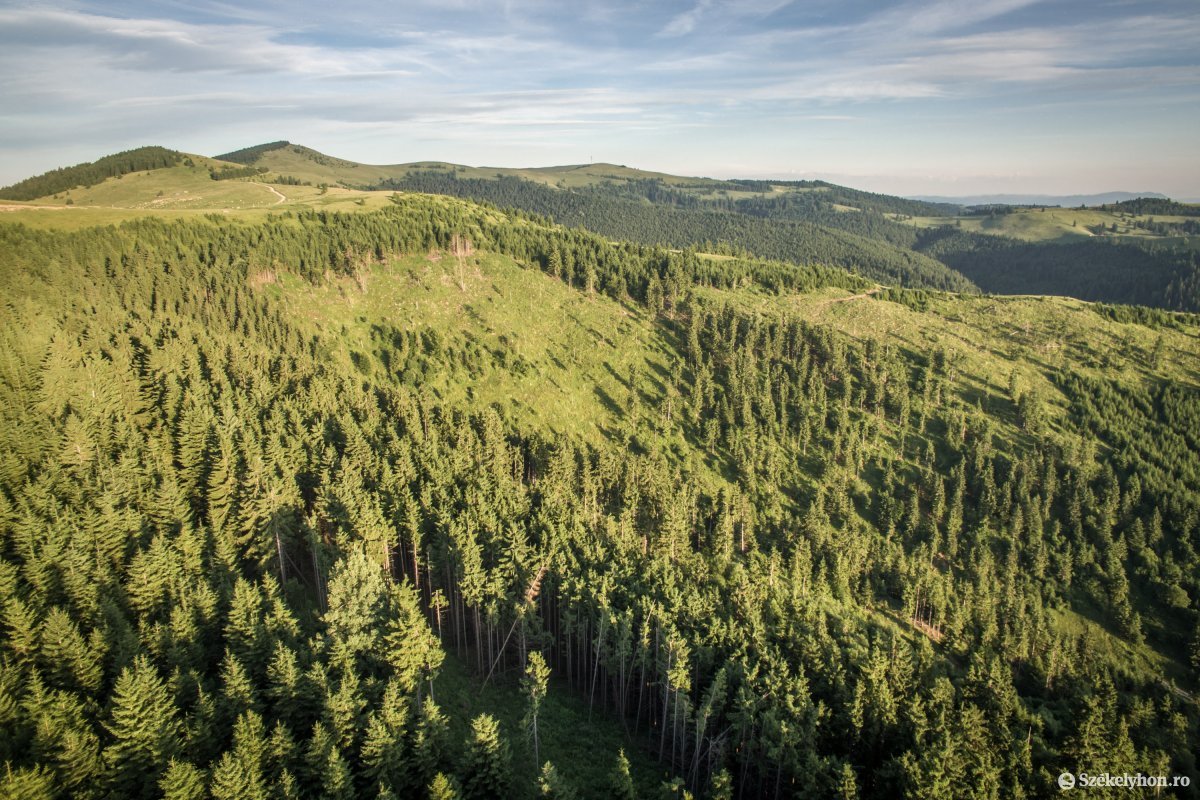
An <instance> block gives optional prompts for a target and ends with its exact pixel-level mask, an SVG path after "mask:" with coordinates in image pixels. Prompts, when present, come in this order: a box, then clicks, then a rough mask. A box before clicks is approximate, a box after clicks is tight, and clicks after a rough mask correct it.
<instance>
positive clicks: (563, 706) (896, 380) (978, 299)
mask: <svg viewBox="0 0 1200 800" xmlns="http://www.w3.org/2000/svg"><path fill="white" fill-rule="evenodd" d="M272 154H275V156H274V157H277V158H281V159H282V158H289V159H290V158H293V157H295V158H303V159H305V160H306V161H307V162H308V163H312V164H314V165H315V166H314V167H312V170H313V172H312V174H313V175H316V174H318V172H319V170H318V167H319V168H321V169H328V170H342V169H345V170H353V169H356V168H355V167H345V166H342V165H339V164H337V163H336V162H332V161H331V164H319V163H317V162H316V161H313V160H312V159H311V158H310V157H309V156H308V155H307V154H305V153H303V152H297V151H296V149H295V148H294V147H293V146H291V145H285V146H280V147H275V148H273V149H268V150H265V151H263V152H260V153H251V154H248V155H245V156H244V157H243V156H240V155H239V154H236V153H235V154H226V158H227V159H230V160H221V161H220V162H213V164H212V165H210V164H207V163H203V164H202V163H200V162H195V161H194V162H193V164H194V165H193V166H192V167H187V166H185V165H177V166H173V167H169V168H164V169H160V170H154V171H151V172H150V173H149V174H148V175H147V174H146V173H143V172H139V173H138V174H137V175H134V174H127V175H126V176H125V177H123V178H119V179H118V178H115V177H114V178H110V179H108V180H106V181H105V182H103V183H101V184H97V185H95V186H92V187H90V188H88V189H86V190H80V189H73V190H72V196H73V197H74V198H76V199H77V203H79V204H80V205H76V206H73V207H71V208H50V207H49V206H50V203H49V201H46V202H45V203H44V204H43V205H42V207H41V208H36V207H34V206H31V205H26V206H22V208H23V209H25V210H22V211H19V212H13V213H10V214H5V215H3V216H0V292H2V294H3V297H4V303H5V311H6V313H5V316H4V320H5V321H4V324H3V329H2V330H0V335H2V336H3V337H4V339H3V341H4V346H3V347H2V348H0V365H2V369H0V416H2V417H3V423H2V424H0V526H2V527H0V530H2V532H3V538H2V539H0V605H2V608H3V632H2V634H0V651H2V653H3V659H0V698H2V699H3V702H2V703H0V710H2V711H3V713H2V715H0V725H2V726H3V727H2V730H3V735H2V736H0V747H3V755H2V756H0V757H2V758H3V759H4V761H5V762H6V764H7V768H6V771H5V774H4V776H3V777H2V778H0V788H2V789H3V790H4V791H3V793H4V794H6V796H21V793H24V795H28V796H40V795H46V794H52V793H53V792H55V791H57V792H59V793H62V794H64V795H71V796H83V795H87V794H88V793H94V794H96V795H102V796H122V797H150V796H158V795H159V794H160V793H166V794H168V795H171V796H180V795H183V794H185V793H186V792H191V793H192V795H193V796H194V795H195V794H197V793H204V792H208V793H209V794H211V796H214V797H218V798H225V797H243V796H251V795H253V794H255V793H262V794H265V793H266V792H267V791H268V789H270V790H271V791H277V792H280V793H285V794H288V793H290V795H292V796H333V795H337V796H366V795H371V796H377V795H380V794H381V792H382V793H383V794H384V796H400V797H404V796H418V797H420V796H431V795H434V794H435V792H434V789H435V788H437V789H438V791H441V790H442V789H445V787H447V786H451V787H452V788H456V789H458V790H460V791H461V792H462V793H463V795H464V796H472V797H483V796H488V795H496V794H499V795H500V796H512V797H534V796H539V795H541V796H545V795H546V794H550V795H552V796H554V793H555V792H557V793H558V794H557V796H564V795H566V794H569V793H577V794H579V795H580V796H582V797H597V798H599V797H611V796H617V795H622V796H636V797H644V796H654V795H655V794H658V793H663V794H670V795H671V796H681V793H682V791H683V790H684V789H686V790H688V791H690V792H692V793H694V794H695V795H697V796H706V797H730V796H740V797H761V796H798V797H805V796H808V797H827V796H831V795H834V794H840V795H843V796H852V797H854V796H857V797H862V798H880V799H881V800H882V798H893V797H896V796H906V797H930V798H933V797H955V796H959V792H958V791H957V789H956V788H955V787H961V786H967V785H970V786H973V787H985V788H986V787H990V788H986V793H988V794H990V795H992V796H1010V795H1014V796H1015V795H1016V794H1017V793H1023V794H1025V795H1026V796H1047V795H1050V794H1053V793H1056V792H1057V791H1058V789H1057V788H1056V784H1055V782H1054V781H1055V776H1057V775H1058V774H1059V773H1060V772H1061V771H1062V770H1063V769H1067V768H1080V769H1082V768H1084V766H1086V768H1087V769H1088V770H1090V771H1093V772H1102V771H1107V772H1111V773H1114V774H1120V773H1123V772H1130V773H1134V772H1142V773H1144V774H1155V775H1157V774H1169V775H1177V776H1188V777H1190V778H1191V779H1192V783H1193V786H1197V785H1200V773H1198V772H1197V757H1198V756H1200V753H1197V746H1196V743H1197V742H1200V707H1198V706H1197V702H1196V700H1195V697H1196V694H1197V692H1198V691H1200V605H1198V604H1200V560H1198V556H1197V545H1198V544H1200V543H1198V542H1197V540H1196V520H1197V519H1200V495H1197V493H1196V486H1197V485H1200V455H1198V454H1200V440H1197V438H1196V431H1200V348H1198V347H1197V341H1198V340H1200V320H1198V318H1197V317H1195V316H1191V315H1185V314H1173V313H1169V312H1165V311H1159V310H1152V309H1134V308H1129V307H1125V306H1094V305H1090V304H1087V303H1083V302H1079V301H1075V300H1065V299H1056V298H1025V297H1023V298H1001V297H983V296H979V295H976V294H954V293H945V292H938V291H930V290H923V289H903V288H891V287H883V286H877V285H875V284H874V283H873V282H871V281H868V280H866V279H864V278H863V277H862V276H860V275H855V274H852V273H850V272H848V271H846V270H844V269H840V268H837V267H835V266H818V265H810V264H797V263H789V262H785V261H770V260H763V259H759V258H752V257H749V256H747V255H745V254H738V255H731V254H724V255H723V254H720V253H713V252H708V253H704V252H697V251H696V250H695V249H691V248H686V247H683V248H680V247H676V248H670V249H668V248H662V247H656V246H648V245H645V244H639V243H626V242H620V241H613V238H614V237H611V236H607V235H606V236H600V235H596V234H594V233H590V232H588V231H585V230H580V229H578V228H564V227H560V226H555V225H551V224H549V223H548V222H547V221H546V219H545V218H544V217H543V216H537V215H531V214H527V213H521V212H510V211H502V210H499V209H498V208H497V207H496V206H494V205H480V204H477V203H475V202H471V201H468V200H463V199H458V198H455V197H447V196H437V195H433V194H420V193H415V192H405V193H402V194H401V193H397V194H393V193H392V192H390V191H389V192H365V191H359V190H354V189H348V188H329V189H327V190H323V189H322V188H321V187H319V186H303V185H289V184H286V183H262V182H259V181H262V180H267V181H269V180H272V179H277V178H278V177H279V174H277V173H276V172H274V171H269V172H268V173H266V174H265V175H264V176H263V177H261V178H259V177H257V175H258V173H255V174H254V176H247V177H244V178H234V179H230V180H213V179H212V178H211V169H217V170H218V171H219V170H220V169H221V165H222V164H233V165H235V167H234V168H243V167H252V168H255V169H256V168H258V167H260V166H265V164H262V163H259V159H260V158H267V157H272ZM247 161H248V162H249V163H243V162H247ZM428 166H429V165H424V166H423V167H422V168H421V169H419V170H415V171H414V176H415V177H412V178H411V179H412V180H417V179H418V178H419V176H420V175H421V174H428V173H429V172H431V170H430V169H429V168H428ZM359 169H361V167H359ZM601 169H604V168H601ZM442 171H443V172H445V171H446V170H442ZM289 174H292V173H289ZM293 177H295V178H297V179H298V180H303V179H305V178H304V176H303V175H300V174H293ZM395 179H396V180H400V178H395ZM404 179H405V180H407V179H410V178H404ZM156 180H157V181H160V182H161V183H160V184H159V186H160V188H158V189H155V188H154V185H155V184H154V181H156ZM455 180H461V181H464V182H468V181H472V180H476V179H474V178H471V177H468V176H464V177H459V178H455ZM480 180H482V179H480ZM516 180H518V179H517V178H515V177H505V178H501V179H497V180H494V181H493V183H494V184H495V185H497V186H505V187H507V186H509V183H510V182H511V181H516ZM589 180H590V179H589ZM640 180H641V179H640V178H636V179H634V180H632V181H631V182H630V183H629V184H628V185H626V186H625V187H623V188H621V189H620V191H621V192H624V193H628V192H631V191H634V190H636V188H637V187H638V186H644V185H645V184H641V183H639V181H640ZM204 181H208V183H207V184H206V183H204ZM468 185H473V184H468ZM589 186H595V187H599V188H598V189H596V191H597V192H598V196H599V197H600V198H601V199H602V200H604V202H606V203H616V202H618V201H619V202H636V201H635V200H633V199H631V198H622V197H619V196H618V195H617V193H616V191H615V190H614V189H613V187H606V186H604V185H603V182H601V183H598V184H592V183H585V184H581V186H580V187H579V189H578V190H577V191H574V192H572V193H570V194H569V195H568V196H572V197H573V196H576V195H578V196H581V197H584V196H586V195H587V192H589V191H592V189H589V188H588V187H589ZM200 187H204V191H205V192H212V194H205V195H204V196H203V198H204V199H200V193H201V188H200ZM272 188H273V189H274V190H275V191H277V192H279V193H281V194H282V195H283V196H284V198H285V199H284V200H283V201H279V200H278V198H277V197H275V196H274V195H273V194H271V192H270V189H272ZM541 188H542V189H544V190H546V191H558V192H560V193H563V194H567V193H566V192H563V190H562V189H552V188H550V186H549V184H547V183H543V184H541ZM744 188H753V187H744ZM793 188H794V190H795V191H794V192H793V193H796V194H799V193H800V187H793ZM151 190H153V191H151ZM807 190H811V191H813V192H822V193H824V192H834V191H837V190H836V189H833V188H821V187H807ZM158 191H162V192H163V194H162V197H164V198H172V199H170V200H169V201H168V202H169V203H173V204H177V205H176V207H172V208H161V207H147V208H138V207H135V206H136V204H137V203H141V202H144V200H143V199H142V198H145V196H146V194H147V193H148V192H149V193H150V196H151V198H152V199H157V198H158V197H159V196H158V195H157V192H158ZM519 191H522V192H525V191H527V188H526V187H525V186H524V184H522V185H521V187H520V188H519ZM771 191H772V192H774V191H776V190H774V189H772V190H771ZM191 192H196V193H197V194H196V197H195V198H193V197H192V196H191V195H190V194H187V193H191ZM226 192H232V194H224V193H226ZM252 197H253V198H257V202H254V201H253V200H251V199H250V198H252ZM760 199H763V198H760ZM843 199H848V198H845V197H844V198H843ZM193 200H195V202H196V203H198V204H202V203H214V204H216V203H223V204H224V205H219V206H214V207H210V208H209V209H208V210H207V211H205V210H202V209H201V208H200V206H199V205H196V206H190V205H188V204H190V203H192V202H193ZM359 201H362V202H361V204H360V203H359ZM84 202H88V203H94V204H95V205H93V206H89V207H80V206H81V205H82V204H83V203H84ZM240 202H244V205H238V204H239V203H240ZM730 202H737V200H736V198H731V199H730ZM859 202H862V203H863V204H864V205H865V204H867V203H868V202H878V203H883V202H885V201H871V200H870V198H859ZM104 203H107V205H103V204H104ZM121 203H125V204H126V205H123V206H122V205H121ZM164 205H165V204H164ZM676 205H680V204H678V203H676ZM795 206H797V203H795V202H792V203H788V204H783V205H781V206H780V207H773V210H772V211H771V213H772V214H778V215H781V216H782V215H785V214H791V213H793V212H792V211H791V210H790V209H792V208H793V207H795ZM643 207H644V208H647V209H659V210H660V211H662V212H663V213H670V214H677V213H678V214H682V213H703V214H714V215H726V216H733V215H734V214H738V215H740V216H742V217H745V218H746V219H747V220H750V221H752V222H758V223H762V224H767V223H768V222H770V223H771V224H782V223H783V222H787V224H789V225H793V226H797V228H796V230H801V229H802V228H800V227H799V226H801V225H804V224H806V223H802V222H800V221H797V220H790V221H788V220H770V219H767V217H766V216H765V215H764V216H761V217H753V215H751V214H749V213H743V212H732V211H722V210H719V209H708V210H694V209H687V208H682V207H681V208H667V207H666V204H665V202H664V203H661V204H655V203H654V202H653V201H651V200H650V199H648V198H645V199H644V202H643ZM214 208H217V209H219V212H218V213H214ZM656 213H657V212H656ZM844 213H846V214H848V215H849V214H864V215H866V214H877V215H879V216H880V217H883V214H884V212H883V211H882V210H879V208H874V209H872V208H860V209H859V211H857V212H853V211H848V212H844ZM891 213H900V212H891ZM117 214H120V215H123V221H122V222H121V223H120V224H119V225H108V224H107V223H105V225H104V226H103V227H101V226H93V225H91V224H90V223H89V220H92V219H94V217H93V216H89V215H105V216H104V218H105V219H114V218H115V217H113V216H112V215H117ZM650 218H651V219H659V217H657V216H653V215H651V216H650ZM664 219H674V218H673V217H664ZM26 220H30V221H35V222H36V227H35V226H32V225H28V224H22V223H23V222H24V221H26ZM889 222H890V221H889ZM673 224H674V223H673ZM679 224H680V225H682V224H683V223H679ZM739 224H742V223H739ZM807 224H809V225H811V226H812V227H814V228H815V227H817V226H816V225H812V224H811V223H807ZM900 227H903V226H900ZM881 230H887V231H890V232H889V233H888V234H887V235H898V234H895V232H894V231H892V230H891V229H890V228H886V227H885V228H881ZM821 231H823V232H824V234H825V235H829V236H832V237H838V238H836V241H838V242H851V243H853V244H854V246H856V247H861V248H866V247H867V246H868V245H867V244H864V243H862V242H859V241H858V239H861V238H862V237H861V236H860V235H858V234H851V233H848V232H847V231H844V230H839V229H829V228H821ZM913 235H914V236H915V235H917V234H915V233H914V234H913ZM962 235H966V234H962ZM814 236H815V234H814ZM842 237H851V238H842ZM853 237H857V238H853ZM867 241H869V242H870V243H871V245H873V246H874V245H879V240H867ZM710 249H718V248H716V247H713V248H710ZM914 263H916V262H914ZM921 263H923V262H921ZM546 669H548V675H549V677H548V678H547V675H546V672H545V670H546ZM535 725H536V727H537V729H538V730H540V735H537V736H536V737H535V735H534V733H533V731H534V730H535ZM547 762H548V763H549V766H546V764H547ZM1194 794H1195V793H1194V792H1193V796H1194ZM1185 796H1186V792H1185Z"/></svg>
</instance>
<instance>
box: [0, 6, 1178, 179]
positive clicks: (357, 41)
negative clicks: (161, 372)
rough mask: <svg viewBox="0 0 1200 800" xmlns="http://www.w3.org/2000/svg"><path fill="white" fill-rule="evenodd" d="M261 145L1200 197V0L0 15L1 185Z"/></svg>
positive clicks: (146, 9)
mask: <svg viewBox="0 0 1200 800" xmlns="http://www.w3.org/2000/svg"><path fill="white" fill-rule="evenodd" d="M243 6H247V7H243ZM278 139H287V140H289V141H292V142H294V143H298V144H304V145H307V146H309V147H312V148H315V149H317V150H320V151H322V152H326V153H329V154H331V155H336V156H339V157H342V158H348V159H352V160H355V161H363V162H368V163H377V164H392V163H403V162H409V161H424V160H441V161H452V162H455V163H462V164H470V165H474V166H549V165H556V164H577V163H585V162H593V161H604V162H612V163H618V164H625V165H628V166H631V167H640V168H643V169H651V170H658V171H664V172H671V173H676V174H686V175H705V176H712V177H764V178H765V177H770V178H788V179H801V178H823V179H826V180H832V181H835V182H838V183H843V184H846V185H849V186H854V187H857V188H863V189H869V190H872V191H880V192H888V193H895V194H905V195H918V194H943V195H966V194H980V193H997V192H1020V193H1048V194H1068V193H1089V192H1102V191H1114V190H1124V191H1137V192H1142V191H1156V192H1162V193H1164V194H1167V195H1170V196H1172V197H1179V198H1196V197H1200V147H1198V145H1200V2H1198V0H1088V1H1087V2H1081V1H1080V0H1040V1H1039V0H902V1H901V2H880V1H878V0H877V1H875V2H862V0H796V1H795V2H785V0H685V1H683V2H645V1H643V2H627V1H625V0H618V1H617V2H593V1H592V0H579V1H578V2H575V1H573V0H507V2H474V1H472V0H430V1H429V2H425V0H343V1H341V2H333V1H331V0H320V1H317V0H287V1H286V2H282V1H281V0H264V1H263V2H255V3H252V4H235V3H233V2H223V1H220V0H199V2H177V1H176V0H163V1H162V2H144V1H143V0H108V1H107V2H88V1H87V0H81V1H80V2H70V1H69V0H68V2H58V3H52V4H41V3H38V2H36V0H35V1H34V2H32V3H31V2H28V1H27V0H25V1H23V2H19V3H16V2H11V1H10V0H0V184H8V183H11V182H13V181H15V180H18V179H20V178H23V177H28V176H29V175H33V174H37V173H40V172H43V171H45V170H47V169H51V168H54V167H59V166H64V165H67V164H73V163H77V162H80V161H85V160H92V159H94V158H97V157H99V156H102V155H106V154H108V153H112V152H116V151H119V150H126V149H129V148H132V147H137V146H141V145H146V144H157V145H163V146H166V147H171V148H175V149H179V150H184V151H187V152H192V153H201V154H205V155H214V154H217V153H221V152H225V151H229V150H234V149H237V148H241V147H247V146H250V145H254V144H259V143H262V142H268V141H274V140H278Z"/></svg>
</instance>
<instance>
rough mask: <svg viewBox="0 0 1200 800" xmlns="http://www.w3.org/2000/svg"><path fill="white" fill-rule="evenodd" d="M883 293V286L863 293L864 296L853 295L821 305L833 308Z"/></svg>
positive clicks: (827, 301)
mask: <svg viewBox="0 0 1200 800" xmlns="http://www.w3.org/2000/svg"><path fill="white" fill-rule="evenodd" d="M882 291H883V287H882V286H876V287H875V288H874V289H868V290H867V291H865V292H863V293H862V294H852V295H850V296H849V297H838V298H835V299H833V300H826V301H825V302H824V303H822V304H821V305H823V306H831V305H833V304H834V303H849V302H850V301H851V300H862V299H863V298H864V297H870V296H871V295H873V294H879V293H880V292H882Z"/></svg>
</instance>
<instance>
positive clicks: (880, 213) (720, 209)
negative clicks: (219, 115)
mask: <svg viewBox="0 0 1200 800" xmlns="http://www.w3.org/2000/svg"><path fill="white" fill-rule="evenodd" d="M227 156H228V157H230V158H233V159H234V160H237V161H244V162H245V163H247V164H253V165H255V166H259V167H262V168H266V169H268V170H270V171H271V172H272V174H275V175H277V176H288V179H289V180H290V179H296V180H303V181H307V182H311V183H316V184H320V183H326V184H330V185H337V184H340V185H342V186H344V187H350V188H356V189H377V190H378V189H383V190H399V191H420V192H433V193H438V194H449V195H453V196H458V197H466V198H470V199H474V200H482V201H487V202H491V203H494V204H496V205H499V206H501V207H508V208H519V209H522V210H525V211H531V212H534V213H537V214H541V215H544V216H549V217H551V218H553V219H555V220H556V221H558V222H560V223H562V224H566V225H570V226H578V227H584V228H587V229H589V230H593V231H596V232H598V233H601V234H603V235H606V236H609V237H611V238H614V239H626V240H629V239H632V240H635V241H640V242H645V243H648V244H665V245H668V246H672V247H688V246H697V247H700V248H701V249H706V250H711V251H718V252H739V253H752V254H755V255H758V256H761V257H768V258H779V259H784V260H789V261H794V262H797V263H812V262H818V263H826V264H834V265H839V266H845V267H850V268H852V269H854V270H856V271H858V272H860V273H861V274H862V275H863V276H864V277H867V278H868V279H871V280H876V281H880V282H883V283H888V284H900V285H904V286H911V287H917V288H936V289H950V290H957V291H969V290H971V289H972V288H974V286H976V285H977V286H978V287H980V288H983V289H984V290H985V291H988V292H998V293H1012V294H1065V295H1068V296H1073V297H1080V298H1083V299H1088V300H1097V301H1107V302H1123V303H1143V304H1148V305H1153V306H1158V307H1164V308H1171V309H1180V310H1192V311H1194V310H1200V270H1197V269H1196V267H1195V262H1196V253H1197V251H1198V250H1200V238H1198V234H1200V229H1198V228H1197V227H1196V223H1195V220H1193V219H1191V218H1190V217H1189V216H1187V215H1186V214H1187V211H1186V210H1187V209H1189V208H1192V207H1189V206H1184V205H1181V204H1174V205H1171V206H1170V208H1168V206H1164V205H1162V204H1163V203H1164V202H1165V203H1168V204H1170V201H1165V200H1153V199H1150V200H1144V201H1141V202H1142V204H1141V205H1138V204H1137V203H1136V201H1133V202H1132V204H1128V203H1127V204H1117V205H1111V206H1106V207H1103V208H1090V209H1065V208H1046V207H1044V206H1042V207H1037V208H1015V207H1007V206H1002V207H998V208H978V209H964V208H963V207H962V206H960V205H955V204H950V203H934V202H925V201H919V200H906V199H903V198H898V197H889V196H887V195H877V194H871V193H868V192H862V191H857V190H854V189H848V188H846V187H841V186H836V185H834V184H829V183H825V182H822V181H762V180H756V181H738V180H729V181H719V180H713V179H705V178H686V177H679V176H670V175H664V174H662V173H652V172H643V171H639V170H633V169H629V168H627V167H618V166H615V165H606V164H592V165H576V166H566V167H547V168H542V169H525V170H520V169H502V168H472V167H463V166H458V165H451V164H440V163H433V162H416V163H411V164H400V165H394V166H378V167H377V166H370V165H364V164H355V163H353V162H349V161H344V160H341V159H334V158H331V157H329V156H325V155H322V154H320V153H317V152H315V151H313V150H310V149H308V148H304V147H300V146H297V145H291V144H289V143H287V142H276V143H273V144H272V145H267V146H260V147H258V148H249V149H248V150H246V151H239V152H238V153H235V154H227ZM1116 197H1117V196H1116V195H1113V196H1112V197H1108V196H1105V197H1099V196H1097V197H1096V198H1093V199H1095V200H1097V202H1099V201H1100V200H1113V199H1114V198H1116ZM1122 197H1123V195H1122ZM1149 202H1157V203H1159V205H1158V206H1155V207H1154V210H1153V211H1150V210H1149V209H1150V208H1151V207H1150V206H1146V205H1145V204H1146V203H1149ZM1181 208H1182V209H1184V212H1180V211H1179V210H1180V209H1181ZM1168 210H1173V211H1175V212H1177V213H1175V214H1173V215H1172V214H1166V213H1164V212H1165V211H1168ZM1155 214H1157V216H1155ZM930 228H934V229H937V228H953V229H954V231H956V232H964V233H982V234H987V235H988V236H990V237H994V238H996V239H1001V240H1002V241H999V242H997V241H984V240H976V239H971V238H970V237H967V238H966V239H961V240H958V243H957V245H956V246H955V247H953V248H950V247H948V246H947V245H946V244H945V243H944V241H943V239H944V238H945V237H942V236H940V235H938V234H936V233H935V234H934V235H932V236H930V235H927V234H925V233H923V231H925V230H927V229H930ZM1097 237H1099V238H1104V239H1105V240H1106V241H1112V242H1118V243H1121V244H1126V245H1131V246H1132V247H1131V249H1128V250H1106V249H1103V248H1098V247H1095V246H1093V245H1091V244H1089V243H1088V240H1091V239H1094V238H1097ZM935 241H936V242H939V243H940V244H937V245H936V246H935V245H934V244H932V243H933V242H935ZM1022 242H1026V243H1030V244H1031V245H1032V246H1026V247H1021V246H1020V243H1022ZM1048 244H1054V245H1061V246H1062V248H1063V249H1057V248H1053V247H1051V248H1047V247H1045V246H1044V245H1048ZM999 252H1003V253H1005V254H1006V255H1005V256H1002V258H1006V257H1007V256H1008V255H1011V256H1012V257H1013V258H1014V259H1015V261H1014V263H1008V262H1007V261H1005V262H1004V263H996V262H995V258H996V257H997V253H999ZM1083 264H1085V265H1087V267H1088V268H1086V269H1080V265H1083Z"/></svg>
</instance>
